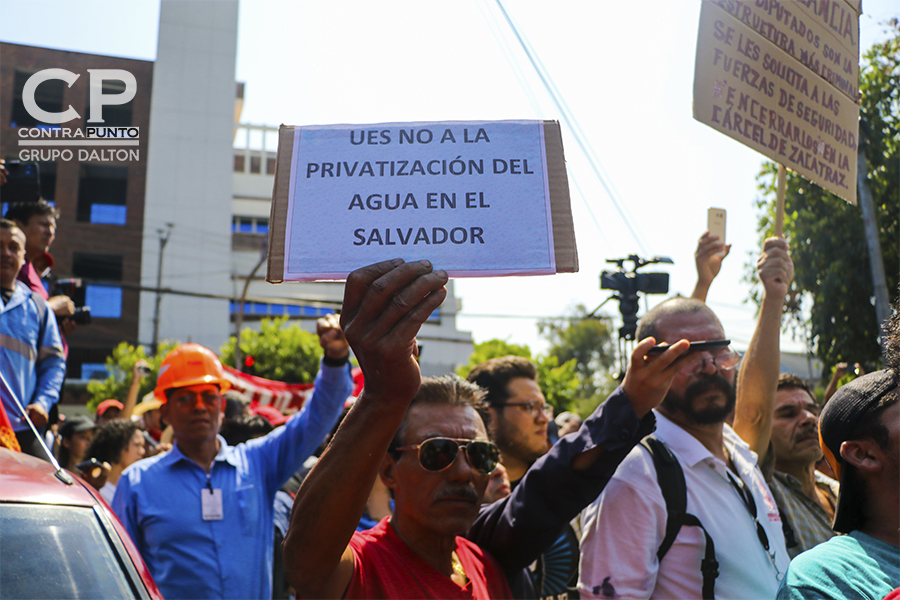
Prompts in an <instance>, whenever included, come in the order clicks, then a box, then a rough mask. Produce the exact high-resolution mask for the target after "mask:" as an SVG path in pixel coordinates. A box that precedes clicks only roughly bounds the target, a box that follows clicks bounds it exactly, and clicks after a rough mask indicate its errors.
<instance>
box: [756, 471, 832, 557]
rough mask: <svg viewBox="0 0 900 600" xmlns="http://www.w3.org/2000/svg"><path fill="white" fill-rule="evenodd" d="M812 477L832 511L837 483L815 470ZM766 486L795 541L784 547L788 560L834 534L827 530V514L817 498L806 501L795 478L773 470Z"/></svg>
mask: <svg viewBox="0 0 900 600" xmlns="http://www.w3.org/2000/svg"><path fill="white" fill-rule="evenodd" d="M815 476H816V487H817V488H818V489H819V490H821V491H823V492H825V495H826V496H827V497H828V501H829V502H830V504H831V508H832V512H833V511H834V507H835V506H836V504H837V494H838V488H839V484H838V482H837V481H835V480H834V479H832V478H831V477H828V476H826V475H823V474H821V473H819V472H818V471H816V472H815ZM768 483H769V489H771V490H772V495H773V496H775V502H776V503H777V504H778V508H779V509H781V514H782V515H784V516H785V517H787V521H788V523H790V525H791V527H792V528H793V530H794V538H795V539H796V540H797V542H798V545H797V546H794V547H793V548H788V554H789V555H790V557H791V558H794V557H795V556H797V555H798V554H800V553H801V552H804V551H806V550H809V549H810V548H812V547H813V546H816V545H818V544H821V543H822V542H824V541H826V540H828V539H830V538H832V537H834V536H835V535H837V534H836V533H835V532H834V531H833V530H832V529H831V515H829V514H828V512H826V511H825V509H824V508H822V505H821V504H820V503H819V500H818V499H817V498H810V497H809V496H807V495H806V494H805V493H803V485H802V484H801V483H800V480H799V479H797V478H796V477H794V476H793V475H788V474H787V473H781V472H779V471H775V473H774V475H773V476H772V478H771V480H770V481H769V482H768Z"/></svg>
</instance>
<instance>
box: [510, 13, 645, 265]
mask: <svg viewBox="0 0 900 600" xmlns="http://www.w3.org/2000/svg"><path fill="white" fill-rule="evenodd" d="M497 6H498V7H499V8H500V12H502V13H503V18H504V19H506V22H507V23H508V24H509V27H510V29H512V32H513V35H515V36H516V39H517V40H518V42H519V44H520V45H521V46H522V50H524V52H525V55H526V56H527V57H528V60H529V62H531V66H532V67H534V70H535V72H536V73H537V75H538V77H539V78H540V80H541V83H543V84H544V87H545V88H546V90H547V93H548V94H549V95H550V98H551V100H552V101H553V103H554V104H555V105H556V108H557V110H559V112H560V118H561V120H562V121H563V122H564V123H565V124H566V126H567V127H568V128H569V131H570V132H571V133H572V136H573V137H574V138H575V142H576V143H577V144H578V147H579V148H580V149H581V152H582V153H583V154H584V156H585V158H586V159H587V161H588V163H589V164H590V165H591V169H592V170H593V171H594V174H595V175H596V176H597V179H598V180H599V181H600V184H601V185H602V186H603V189H604V190H606V194H607V196H608V197H609V199H610V201H611V202H612V204H613V206H614V207H615V209H616V212H618V213H619V217H620V218H621V219H622V222H623V223H624V224H625V227H626V229H628V231H629V233H630V234H631V237H632V238H633V239H634V241H635V243H637V245H638V246H639V248H640V251H641V253H642V254H647V248H646V245H645V244H644V241H643V238H642V236H641V235H640V234H639V233H638V231H637V228H636V227H635V226H634V224H633V223H632V219H631V217H630V215H629V214H628V211H627V208H626V207H625V205H624V203H623V202H622V199H621V198H620V197H619V194H618V192H617V191H616V189H615V186H613V184H612V180H611V179H610V178H609V175H607V173H606V171H605V170H604V169H603V167H602V165H601V164H600V161H599V160H598V159H597V155H596V153H595V152H594V149H593V148H592V147H591V145H590V142H588V140H587V137H586V136H585V135H584V132H583V131H582V129H581V126H580V125H579V124H578V120H577V119H576V118H575V115H574V114H573V113H572V111H571V110H570V109H569V107H568V105H567V104H566V102H565V100H564V99H563V97H562V94H560V92H559V90H558V89H557V88H556V85H555V84H554V83H553V79H552V77H550V73H549V72H548V71H547V69H546V68H545V67H544V65H543V63H541V60H540V58H539V57H538V55H537V52H536V51H535V50H534V49H533V48H532V47H531V44H529V43H528V41H527V39H526V38H525V35H524V34H523V33H522V32H520V31H519V28H518V27H517V26H516V24H515V23H514V22H513V20H512V18H511V17H510V15H509V13H507V12H506V8H505V7H504V6H503V2H502V1H501V0H497ZM586 204H587V205H588V210H589V211H590V204H589V203H586ZM591 216H592V217H593V216H594V215H593V211H591ZM594 221H595V222H596V221H597V219H596V217H594Z"/></svg>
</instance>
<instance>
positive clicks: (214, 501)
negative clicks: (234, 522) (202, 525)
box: [200, 489, 225, 521]
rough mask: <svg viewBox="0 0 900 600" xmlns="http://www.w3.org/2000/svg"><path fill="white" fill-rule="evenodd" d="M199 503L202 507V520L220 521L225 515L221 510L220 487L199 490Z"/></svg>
mask: <svg viewBox="0 0 900 600" xmlns="http://www.w3.org/2000/svg"><path fill="white" fill-rule="evenodd" d="M200 504H201V506H202V507H203V520H204V521H221V520H222V518H223V517H224V516H225V515H224V511H223V510H222V490H220V489H205V490H203V491H201V492H200Z"/></svg>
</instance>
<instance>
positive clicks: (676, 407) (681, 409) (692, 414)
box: [662, 373, 737, 425]
mask: <svg viewBox="0 0 900 600" xmlns="http://www.w3.org/2000/svg"><path fill="white" fill-rule="evenodd" d="M710 390H719V391H721V392H722V393H723V394H725V405H724V406H711V407H708V408H703V409H701V410H696V409H695V408H694V400H696V399H697V398H698V397H700V396H702V395H703V394H705V393H707V392H709V391H710ZM736 400H737V396H736V394H735V391H734V386H733V385H731V384H730V383H729V382H728V380H727V379H725V378H724V377H722V376H721V375H719V374H718V373H717V374H715V375H707V376H704V377H701V378H700V379H698V380H697V381H695V382H694V383H692V384H691V385H689V386H688V388H687V389H686V390H684V395H683V396H678V395H677V394H675V393H674V392H672V390H669V393H668V394H666V397H665V399H664V400H663V401H662V406H663V408H665V409H666V410H667V411H669V412H671V413H681V414H683V415H684V416H685V417H687V419H688V421H690V422H691V423H694V424H695V425H713V424H715V423H724V422H725V419H726V418H727V417H728V415H729V414H731V411H733V410H734V404H735V401H736Z"/></svg>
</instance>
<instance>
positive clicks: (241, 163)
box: [234, 154, 247, 173]
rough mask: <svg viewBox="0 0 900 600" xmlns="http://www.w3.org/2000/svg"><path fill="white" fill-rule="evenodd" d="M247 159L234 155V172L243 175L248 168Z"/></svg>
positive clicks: (240, 155)
mask: <svg viewBox="0 0 900 600" xmlns="http://www.w3.org/2000/svg"><path fill="white" fill-rule="evenodd" d="M246 165H247V159H246V157H245V156H244V155H243V154H235V155H234V172H235V173H243V172H244V170H245V169H246V168H247V166H246Z"/></svg>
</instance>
